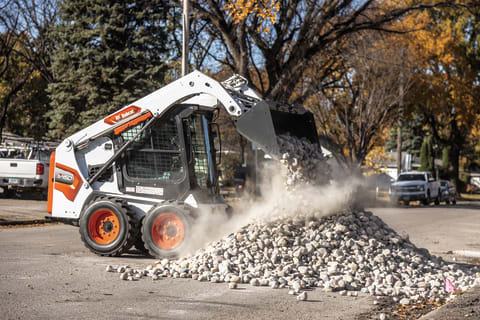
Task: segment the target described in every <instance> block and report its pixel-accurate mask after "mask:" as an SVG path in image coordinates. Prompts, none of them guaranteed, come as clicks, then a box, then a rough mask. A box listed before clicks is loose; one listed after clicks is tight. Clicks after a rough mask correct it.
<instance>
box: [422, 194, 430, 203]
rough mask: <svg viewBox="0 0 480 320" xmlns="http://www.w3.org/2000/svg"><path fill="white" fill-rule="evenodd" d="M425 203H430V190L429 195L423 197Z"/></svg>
mask: <svg viewBox="0 0 480 320" xmlns="http://www.w3.org/2000/svg"><path fill="white" fill-rule="evenodd" d="M423 204H424V205H426V206H428V205H429V204H430V191H428V192H427V197H426V198H425V199H423Z"/></svg>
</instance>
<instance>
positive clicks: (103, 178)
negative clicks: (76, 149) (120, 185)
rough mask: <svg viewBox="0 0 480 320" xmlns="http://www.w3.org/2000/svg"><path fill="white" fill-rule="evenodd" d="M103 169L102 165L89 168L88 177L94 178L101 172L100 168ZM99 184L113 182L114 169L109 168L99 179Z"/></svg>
mask: <svg viewBox="0 0 480 320" xmlns="http://www.w3.org/2000/svg"><path fill="white" fill-rule="evenodd" d="M102 167H103V164H102V165H98V166H88V177H89V178H90V177H93V176H94V175H95V174H96V173H97V172H98V171H100V168H102ZM97 181H98V182H113V170H112V167H110V168H108V169H107V170H105V172H104V173H103V174H102V175H101V176H100V177H99V178H98V179H97Z"/></svg>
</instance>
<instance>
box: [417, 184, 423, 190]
mask: <svg viewBox="0 0 480 320" xmlns="http://www.w3.org/2000/svg"><path fill="white" fill-rule="evenodd" d="M417 190H418V191H425V186H424V185H421V186H417Z"/></svg>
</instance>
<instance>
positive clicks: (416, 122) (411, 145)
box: [385, 114, 426, 157]
mask: <svg viewBox="0 0 480 320" xmlns="http://www.w3.org/2000/svg"><path fill="white" fill-rule="evenodd" d="M425 135H426V130H425V120H424V118H423V116H422V115H419V114H412V115H411V116H410V118H408V119H407V120H406V121H404V123H403V127H402V140H403V141H402V152H408V153H410V154H412V155H414V156H417V157H418V156H419V154H420V147H421V146H422V142H423V137H424V136H425ZM385 148H386V149H387V150H388V151H396V150H397V126H396V125H394V126H392V128H391V129H390V131H389V133H388V139H387V141H386V144H385Z"/></svg>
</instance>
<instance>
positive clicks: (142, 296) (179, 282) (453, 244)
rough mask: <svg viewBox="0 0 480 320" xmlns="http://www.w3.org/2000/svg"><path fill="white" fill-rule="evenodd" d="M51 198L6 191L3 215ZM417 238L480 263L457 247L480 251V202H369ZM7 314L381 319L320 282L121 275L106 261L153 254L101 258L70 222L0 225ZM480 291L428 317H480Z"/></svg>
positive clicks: (367, 305) (367, 300)
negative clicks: (307, 285) (281, 284)
mask: <svg viewBox="0 0 480 320" xmlns="http://www.w3.org/2000/svg"><path fill="white" fill-rule="evenodd" d="M45 210H46V202H45V201H38V200H25V199H0V221H4V222H5V221H35V220H42V219H44V216H45V215H47V213H46V211H45ZM370 210H371V211H373V212H374V213H375V214H376V215H378V216H380V217H381V218H382V219H383V220H384V221H385V222H386V223H387V224H388V225H389V226H390V227H392V228H393V229H395V230H396V231H397V232H399V233H408V234H409V236H410V239H411V241H412V242H413V243H414V244H416V245H417V246H419V247H425V248H427V249H429V250H430V251H431V253H433V254H436V255H441V256H442V257H444V258H445V259H446V260H448V261H452V262H457V263H477V264H478V263H479V261H478V259H472V258H469V257H463V256H459V255H456V254H455V252H457V251H459V250H464V251H465V250H468V251H480V237H478V232H479V230H480V203H478V202H465V203H463V202H460V203H459V204H458V205H457V206H446V205H442V206H433V205H432V206H429V207H423V206H412V207H400V208H373V209H370ZM0 244H1V245H0V256H1V257H2V262H1V263H0V297H1V303H0V314H1V315H2V316H1V318H2V319H32V318H35V319H60V318H62V319H63V318H71V319H92V318H93V319H96V318H100V317H101V318H104V319H132V318H133V319H260V318H261V319H265V318H268V319H377V318H378V315H379V313H380V312H381V310H379V308H378V306H374V305H373V300H374V298H373V297H371V296H368V295H362V294H361V295H360V296H359V297H341V296H339V295H338V294H335V293H327V292H324V291H322V290H320V289H317V290H313V291H309V292H308V296H309V298H308V301H306V302H298V301H296V299H295V297H294V296H290V295H288V294H287V290H272V289H270V288H262V287H251V286H249V285H242V286H240V289H238V290H230V289H228V286H227V285H226V284H214V283H204V282H202V283H200V282H198V281H193V280H189V279H167V278H165V279H161V280H158V281H152V280H151V279H150V278H148V279H142V280H140V281H135V282H127V281H121V280H120V279H119V276H118V274H116V273H107V272H105V267H106V265H107V264H114V265H125V264H128V265H131V266H132V267H145V266H146V265H148V264H152V263H153V262H154V261H155V260H154V259H151V258H148V257H145V256H143V255H141V254H139V253H138V252H135V251H131V252H130V254H128V255H125V256H122V257H120V258H110V257H99V256H96V255H94V254H92V253H90V252H89V251H88V250H87V249H86V248H85V247H84V246H83V244H82V243H81V241H80V236H79V233H78V228H76V227H72V226H67V225H41V226H37V227H27V228H25V227H21V228H18V227H16V228H5V227H4V228H3V229H0ZM479 301H480V290H479V289H474V290H471V291H469V292H467V293H464V294H462V295H460V296H459V297H458V298H456V299H455V300H454V301H453V302H452V303H449V304H447V305H445V306H443V307H441V308H440V309H438V310H436V311H434V312H431V313H430V314H428V315H427V316H424V317H423V318H422V319H427V320H433V319H436V320H456V319H466V318H467V319H468V318H470V319H480V303H479Z"/></svg>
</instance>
